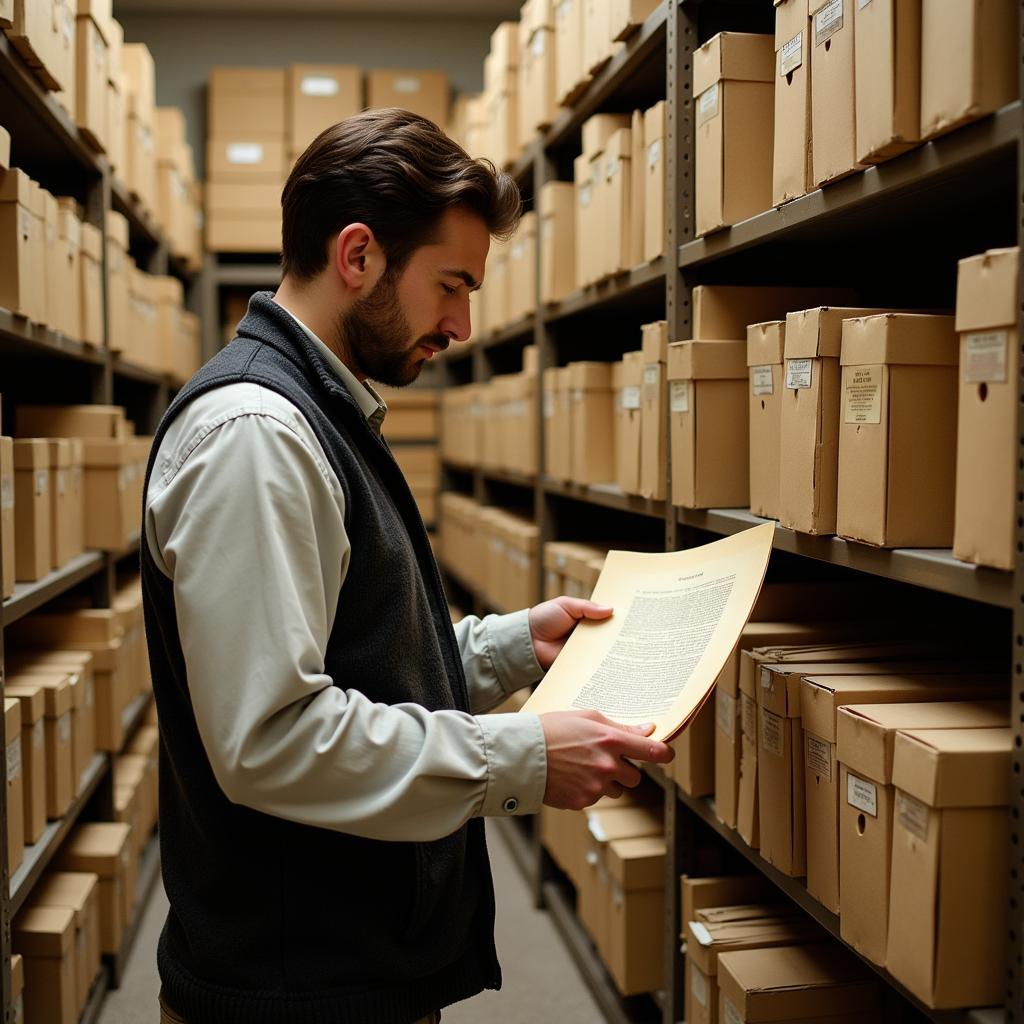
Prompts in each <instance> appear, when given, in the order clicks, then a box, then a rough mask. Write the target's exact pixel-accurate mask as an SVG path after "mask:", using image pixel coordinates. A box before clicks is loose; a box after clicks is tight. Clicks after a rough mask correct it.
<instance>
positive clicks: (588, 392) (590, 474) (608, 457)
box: [569, 362, 615, 484]
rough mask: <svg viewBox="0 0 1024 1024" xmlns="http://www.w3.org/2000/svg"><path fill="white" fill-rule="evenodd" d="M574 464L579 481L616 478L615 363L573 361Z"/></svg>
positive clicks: (572, 476) (572, 474) (572, 473)
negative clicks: (613, 370) (613, 386)
mask: <svg viewBox="0 0 1024 1024" xmlns="http://www.w3.org/2000/svg"><path fill="white" fill-rule="evenodd" d="M569 393H570V406H571V414H570V415H571V423H572V426H571V434H572V464H571V467H570V474H569V477H570V479H571V480H573V481H575V482H576V483H578V484H603V483H610V482H611V481H612V480H613V479H614V478H615V439H614V436H613V434H612V427H613V424H614V421H615V415H614V408H615V393H614V392H613V390H612V364H611V363H595V362H578V363H570V364H569Z"/></svg>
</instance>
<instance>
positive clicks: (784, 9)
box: [774, 0, 808, 53]
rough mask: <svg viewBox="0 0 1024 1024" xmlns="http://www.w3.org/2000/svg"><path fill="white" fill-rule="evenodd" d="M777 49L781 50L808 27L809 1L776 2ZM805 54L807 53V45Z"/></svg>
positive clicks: (776, 0)
mask: <svg viewBox="0 0 1024 1024" xmlns="http://www.w3.org/2000/svg"><path fill="white" fill-rule="evenodd" d="M774 3H775V49H776V50H780V49H782V47H783V46H785V45H786V43H788V42H789V41H790V40H791V39H793V38H794V36H796V34H797V33H798V32H806V31H807V25H808V17H807V0H774ZM804 52H805V53H806V52H807V50H806V43H805V49H804Z"/></svg>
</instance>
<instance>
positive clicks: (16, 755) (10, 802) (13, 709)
mask: <svg viewBox="0 0 1024 1024" xmlns="http://www.w3.org/2000/svg"><path fill="white" fill-rule="evenodd" d="M4 747H5V748H6V751H7V871H8V874H11V875H13V874H14V872H15V871H16V870H17V869H18V867H19V865H20V864H21V862H22V861H23V860H24V859H25V774H24V770H23V768H22V761H23V759H24V758H23V754H22V747H21V702H20V701H18V700H17V699H16V698H14V697H5V698H4Z"/></svg>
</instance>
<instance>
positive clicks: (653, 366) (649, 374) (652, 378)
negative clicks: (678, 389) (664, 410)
mask: <svg viewBox="0 0 1024 1024" xmlns="http://www.w3.org/2000/svg"><path fill="white" fill-rule="evenodd" d="M644 383H645V384H646V385H647V386H648V387H654V385H655V384H657V383H658V364H657V363H648V364H647V365H646V366H645V367H644ZM677 383H679V382H678V381H677ZM684 383H685V382H684Z"/></svg>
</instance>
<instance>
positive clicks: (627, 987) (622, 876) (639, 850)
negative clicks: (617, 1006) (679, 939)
mask: <svg viewBox="0 0 1024 1024" xmlns="http://www.w3.org/2000/svg"><path fill="white" fill-rule="evenodd" d="M665 852H666V851H665V838H664V836H647V837H641V838H637V839H619V840H616V841H614V842H610V843H609V844H608V875H609V877H610V886H609V896H610V904H609V906H608V909H607V913H608V947H607V954H608V956H607V959H606V961H605V962H606V964H607V966H608V973H609V974H611V976H612V978H613V980H614V981H615V986H616V988H617V989H618V990H619V992H620V994H622V995H624V996H630V995H637V994H639V993H641V992H654V991H656V990H657V989H659V988H660V987H661V985H662V980H663V976H664V962H665V958H664V957H663V956H662V955H661V953H662V929H661V925H662V924H663V923H664V917H665Z"/></svg>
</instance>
